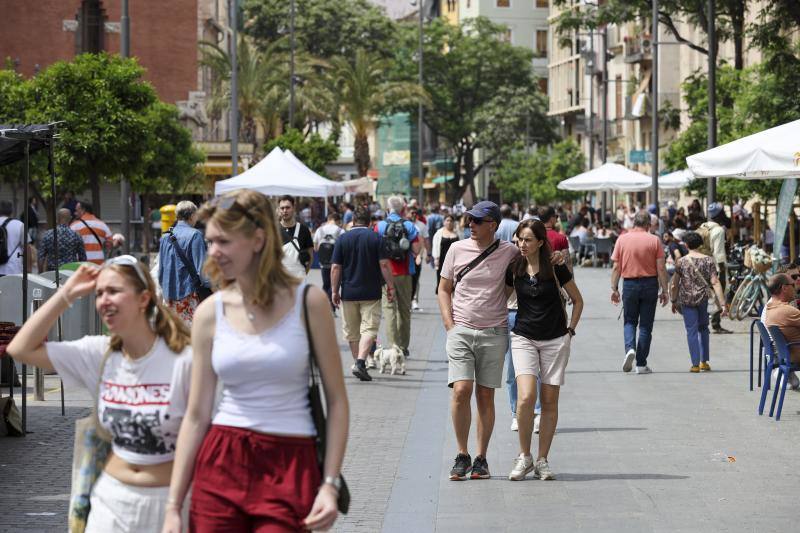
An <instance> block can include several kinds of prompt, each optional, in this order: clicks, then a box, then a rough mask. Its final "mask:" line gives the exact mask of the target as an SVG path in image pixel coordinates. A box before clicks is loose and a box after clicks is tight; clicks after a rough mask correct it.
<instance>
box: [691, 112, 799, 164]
mask: <svg viewBox="0 0 800 533" xmlns="http://www.w3.org/2000/svg"><path fill="white" fill-rule="evenodd" d="M798 138H800V120H795V121H794V122H789V123H787V124H784V125H782V126H777V127H775V128H770V129H768V130H764V131H762V132H759V133H755V134H753V135H748V136H747V137H742V138H741V139H737V140H735V141H732V142H729V143H727V144H723V145H722V146H717V147H716V148H711V149H710V150H706V151H705V152H700V153H699V154H695V155H691V156H689V157H687V158H686V163H687V164H688V165H689V170H691V171H692V173H693V174H694V175H695V176H696V177H698V178H711V177H717V178H740V179H765V178H787V177H793V176H800V143H798V141H797V139H798Z"/></svg>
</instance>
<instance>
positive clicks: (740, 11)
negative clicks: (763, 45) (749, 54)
mask: <svg viewBox="0 0 800 533" xmlns="http://www.w3.org/2000/svg"><path fill="white" fill-rule="evenodd" d="M744 10H745V6H744V1H742V2H741V3H740V4H739V5H737V6H736V10H735V13H732V16H731V25H732V26H733V50H734V53H733V68H735V69H736V70H742V69H743V68H744V31H745V30H744V24H745V22H744Z"/></svg>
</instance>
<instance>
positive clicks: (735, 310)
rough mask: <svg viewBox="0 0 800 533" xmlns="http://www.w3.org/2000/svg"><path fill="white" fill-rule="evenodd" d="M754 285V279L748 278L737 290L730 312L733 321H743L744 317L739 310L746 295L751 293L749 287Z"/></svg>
mask: <svg viewBox="0 0 800 533" xmlns="http://www.w3.org/2000/svg"><path fill="white" fill-rule="evenodd" d="M752 283H753V278H751V277H750V276H748V277H746V278H744V280H743V281H742V283H741V285H739V288H738V289H736V294H734V295H733V300H731V305H730V311H729V314H730V317H731V320H741V319H742V317H741V316H740V315H739V308H740V307H741V304H742V300H743V298H744V296H745V293H747V292H749V287H750V285H751V284H752Z"/></svg>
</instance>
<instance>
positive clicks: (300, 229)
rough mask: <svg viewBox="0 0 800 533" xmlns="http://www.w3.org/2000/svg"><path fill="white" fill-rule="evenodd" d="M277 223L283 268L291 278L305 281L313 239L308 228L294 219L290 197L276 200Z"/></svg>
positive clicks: (292, 199)
mask: <svg viewBox="0 0 800 533" xmlns="http://www.w3.org/2000/svg"><path fill="white" fill-rule="evenodd" d="M278 221H279V222H280V226H279V227H280V230H281V238H282V239H283V266H285V267H286V270H288V271H289V273H290V274H292V275H293V276H295V277H297V278H299V279H301V280H302V279H305V277H306V274H308V271H309V269H310V268H311V259H312V256H313V253H314V239H313V238H312V237H311V230H309V229H308V226H306V225H305V224H303V223H302V222H300V221H299V220H297V219H296V218H295V209H294V198H293V197H292V196H289V195H285V196H281V199H280V200H278Z"/></svg>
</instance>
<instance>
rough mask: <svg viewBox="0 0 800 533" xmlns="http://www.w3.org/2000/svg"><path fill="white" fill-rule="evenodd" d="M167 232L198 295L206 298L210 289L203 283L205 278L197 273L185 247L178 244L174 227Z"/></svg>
mask: <svg viewBox="0 0 800 533" xmlns="http://www.w3.org/2000/svg"><path fill="white" fill-rule="evenodd" d="M167 233H168V234H169V242H171V243H172V247H173V248H175V252H176V253H177V254H178V257H179V258H180V260H181V263H183V266H184V267H186V270H188V271H189V277H190V278H192V285H194V288H195V291H197V295H198V296H200V297H201V299H205V298H206V297H208V294H207V292H208V289H207V288H206V286H205V285H203V280H201V279H200V275H199V274H198V273H197V269H196V268H195V266H194V263H193V262H191V261H189V258H188V257H186V252H184V251H183V248H181V246H180V245H179V244H178V238H177V237H176V236H175V234H174V233H173V232H172V228H170V229H168V230H167Z"/></svg>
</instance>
